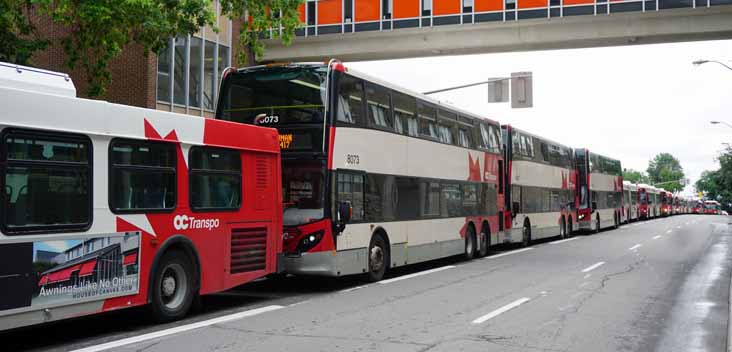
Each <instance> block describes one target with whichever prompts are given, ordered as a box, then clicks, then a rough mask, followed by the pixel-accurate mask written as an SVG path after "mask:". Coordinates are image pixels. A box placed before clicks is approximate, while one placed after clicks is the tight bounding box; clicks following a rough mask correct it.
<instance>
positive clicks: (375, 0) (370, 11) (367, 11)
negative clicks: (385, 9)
mask: <svg viewBox="0 0 732 352" xmlns="http://www.w3.org/2000/svg"><path fill="white" fill-rule="evenodd" d="M379 1H380V0H355V2H356V6H354V11H355V17H356V22H362V21H378V20H379V16H380V15H379V10H380V6H379Z"/></svg>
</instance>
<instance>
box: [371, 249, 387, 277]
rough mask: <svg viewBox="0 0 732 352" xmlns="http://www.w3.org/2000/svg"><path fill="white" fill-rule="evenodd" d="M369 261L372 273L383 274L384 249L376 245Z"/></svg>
mask: <svg viewBox="0 0 732 352" xmlns="http://www.w3.org/2000/svg"><path fill="white" fill-rule="evenodd" d="M369 260H370V263H369V267H370V268H371V272H372V273H378V272H381V269H382V268H383V267H384V249H383V248H381V246H379V245H374V247H373V248H371V253H370V254H369Z"/></svg>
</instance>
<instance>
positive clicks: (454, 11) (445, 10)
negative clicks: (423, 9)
mask: <svg viewBox="0 0 732 352" xmlns="http://www.w3.org/2000/svg"><path fill="white" fill-rule="evenodd" d="M460 3H461V1H460V0H437V1H433V2H432V8H433V9H434V15H435V16H440V15H458V14H460V13H461V12H462V11H461V10H462V9H461V8H460Z"/></svg>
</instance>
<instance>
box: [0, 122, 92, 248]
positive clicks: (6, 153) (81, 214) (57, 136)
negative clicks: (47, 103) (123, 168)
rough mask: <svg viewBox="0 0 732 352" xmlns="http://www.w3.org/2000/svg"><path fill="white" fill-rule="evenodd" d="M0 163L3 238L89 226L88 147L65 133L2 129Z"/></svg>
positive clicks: (85, 142)
mask: <svg viewBox="0 0 732 352" xmlns="http://www.w3.org/2000/svg"><path fill="white" fill-rule="evenodd" d="M1 154H2V155H3V160H2V161H0V170H2V171H1V173H2V175H1V176H0V179H2V182H3V187H4V188H5V197H3V201H2V204H3V211H2V215H0V216H2V219H3V222H2V227H3V231H4V232H5V233H6V234H12V233H18V232H25V231H38V230H48V231H50V232H52V231H54V230H68V229H79V230H80V229H84V228H86V227H88V226H89V225H90V224H91V207H92V203H91V201H92V197H91V190H92V187H91V180H92V172H91V160H92V158H91V142H90V141H89V139H88V138H86V137H84V136H78V135H70V134H65V133H40V132H37V131H30V130H20V129H6V130H5V131H4V133H3V135H2V152H1Z"/></svg>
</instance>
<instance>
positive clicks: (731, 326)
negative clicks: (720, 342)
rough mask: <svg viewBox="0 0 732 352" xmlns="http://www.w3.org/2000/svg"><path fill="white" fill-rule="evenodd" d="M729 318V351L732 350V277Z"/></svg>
mask: <svg viewBox="0 0 732 352" xmlns="http://www.w3.org/2000/svg"><path fill="white" fill-rule="evenodd" d="M727 308H728V310H729V318H727V352H732V279H730V284H729V298H728V300H727Z"/></svg>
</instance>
